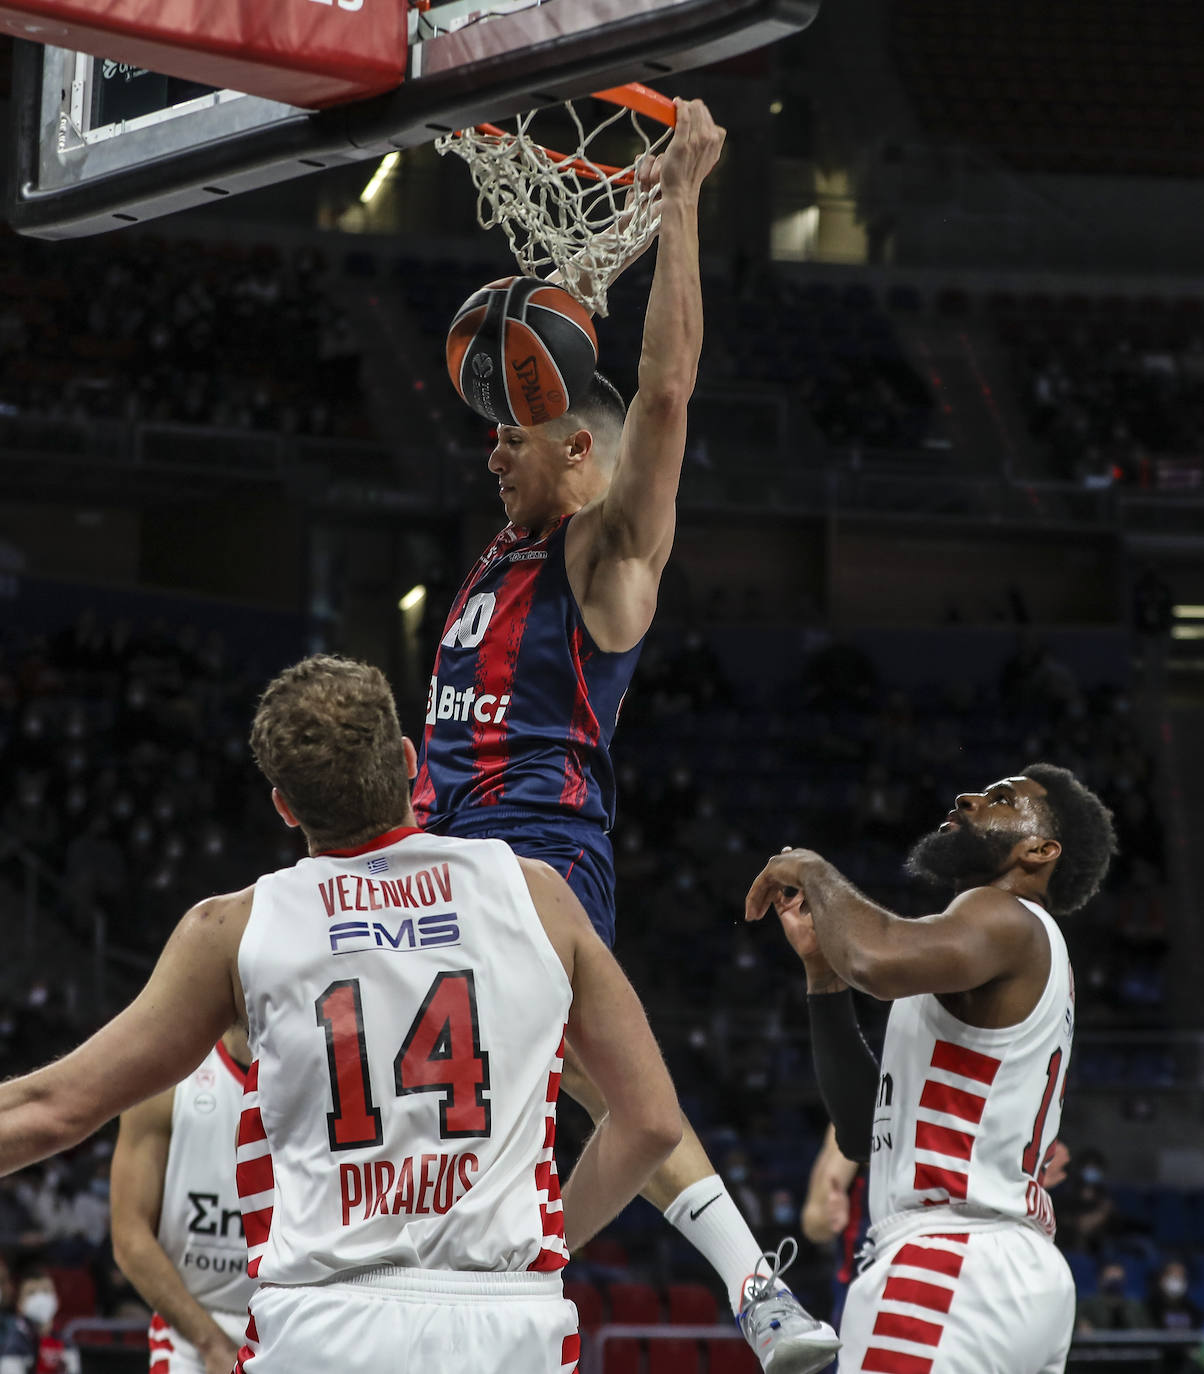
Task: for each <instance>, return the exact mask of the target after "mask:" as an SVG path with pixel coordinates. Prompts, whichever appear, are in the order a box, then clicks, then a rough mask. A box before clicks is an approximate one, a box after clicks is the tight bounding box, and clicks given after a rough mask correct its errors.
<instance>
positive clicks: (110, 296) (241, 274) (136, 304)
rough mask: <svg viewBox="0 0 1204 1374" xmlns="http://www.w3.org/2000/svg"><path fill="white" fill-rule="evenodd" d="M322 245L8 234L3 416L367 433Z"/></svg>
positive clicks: (1, 262) (355, 350)
mask: <svg viewBox="0 0 1204 1374" xmlns="http://www.w3.org/2000/svg"><path fill="white" fill-rule="evenodd" d="M325 275H326V266H325V263H324V261H323V259H322V257H321V256H320V255H319V254H318V253H316V252H314V251H313V250H311V249H301V250H298V251H297V252H294V253H291V254H290V253H288V252H286V251H284V250H281V249H277V248H274V247H268V246H257V247H251V248H247V247H243V246H240V245H214V244H209V243H203V244H202V243H194V242H184V241H173V240H160V239H153V238H140V237H134V236H128V235H127V236H111V237H105V238H102V239H100V240H81V241H78V242H68V243H54V244H45V243H41V242H38V241H36V240H33V239H23V238H19V237H18V236H17V235H15V234H13V233H11V232H5V231H3V230H0V413H7V414H14V413H17V414H32V415H41V416H51V417H57V418H64V419H73V420H78V419H110V420H129V421H136V420H143V421H154V422H164V423H175V424H195V425H206V426H212V427H216V428H231V429H244V430H264V431H272V432H275V433H284V434H294V433H295V434H312V435H320V436H326V435H336V436H340V437H371V436H370V431H368V430H367V429H366V423H367V422H366V420H365V416H364V407H363V405H362V402H361V399H360V392H359V378H358V374H359V355H360V351H361V350H360V345H359V343H358V341H357V339H356V338H355V335H354V331H353V330H352V328H351V325H350V322H349V321H348V318H347V316H346V314H345V313H344V312H343V311H342V310H341V309H340V308H339V306H338V305H337V304H336V303H335V301H334V300H333V299H332V298H331V296H330V295H328V294H327V293H326V292H325V291H324V290H323V287H322V283H323V279H324V276H325Z"/></svg>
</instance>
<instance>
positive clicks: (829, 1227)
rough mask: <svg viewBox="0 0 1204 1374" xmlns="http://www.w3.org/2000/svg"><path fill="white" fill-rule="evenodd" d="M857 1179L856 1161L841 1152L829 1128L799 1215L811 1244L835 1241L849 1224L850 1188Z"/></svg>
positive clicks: (834, 1135) (812, 1170) (813, 1168)
mask: <svg viewBox="0 0 1204 1374" xmlns="http://www.w3.org/2000/svg"><path fill="white" fill-rule="evenodd" d="M856 1177H857V1164H856V1161H855V1160H852V1159H846V1158H845V1156H844V1155H843V1154H842V1153H841V1151H840V1146H839V1145H838V1144H837V1143H836V1131H835V1130H834V1129H833V1127H832V1126H831V1125H829V1127H828V1129H827V1130H826V1131H825V1132H824V1143H823V1144H822V1145H821V1146H820V1147H819V1153H818V1154H817V1155H816V1156H815V1162H814V1163H813V1164H812V1165H811V1176H810V1178H809V1179H808V1181H807V1197H806V1200H805V1201H804V1203H803V1210H802V1213H801V1216H800V1221H801V1222H802V1228H803V1235H805V1236H806V1237H807V1239H808V1240H809V1241H810V1242H811V1243H812V1245H826V1244H827V1243H828V1242H829V1241H832V1240H835V1239H836V1237H837V1236H838V1235H840V1233H841V1232H842V1231H843V1230H844V1228H845V1227H846V1226H847V1225H848V1224H849V1189H850V1188H851V1187H852V1186H853V1180H854V1179H855V1178H856Z"/></svg>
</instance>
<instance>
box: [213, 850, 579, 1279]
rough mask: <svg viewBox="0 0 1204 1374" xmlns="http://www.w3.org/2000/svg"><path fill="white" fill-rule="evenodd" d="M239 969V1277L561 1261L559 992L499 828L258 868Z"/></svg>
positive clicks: (565, 985)
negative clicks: (246, 1042) (479, 836)
mask: <svg viewBox="0 0 1204 1374" xmlns="http://www.w3.org/2000/svg"><path fill="white" fill-rule="evenodd" d="M238 967H239V974H240V976H241V979H242V985H243V990H244V993H245V996H246V1005H247V1021H248V1028H249V1037H250V1042H251V1048H252V1052H253V1054H254V1056H255V1058H254V1062H253V1063H252V1065H251V1069H250V1072H249V1073H248V1075H247V1087H246V1095H245V1097H244V1099H243V1112H242V1118H241V1121H240V1123H239V1128H238V1169H237V1175H238V1192H239V1196H240V1198H241V1200H242V1207H243V1221H244V1224H245V1227H246V1236H247V1247H248V1250H247V1252H248V1257H249V1264H248V1272H249V1273H250V1274H251V1275H252V1276H253V1277H256V1278H258V1279H259V1280H260V1281H261V1282H271V1283H316V1282H320V1281H321V1280H323V1279H329V1278H331V1277H333V1276H335V1275H339V1274H344V1273H346V1272H347V1271H349V1270H353V1269H362V1268H365V1267H369V1266H380V1265H398V1266H403V1267H414V1268H422V1269H454V1270H537V1271H552V1270H558V1269H560V1268H562V1267H563V1266H564V1265H565V1264H566V1263H567V1262H568V1251H567V1250H566V1249H565V1244H564V1228H563V1213H562V1210H561V1205H560V1186H559V1183H558V1181H557V1177H556V1164H555V1160H554V1158H553V1153H552V1147H553V1142H554V1139H555V1129H556V1096H557V1091H558V1089H559V1085H560V1069H561V1064H562V1056H563V1045H564V1038H563V1037H564V1027H565V1023H566V1021H567V1019H568V1012H569V1004H570V1001H571V988H570V986H569V981H568V978H567V977H566V976H565V972H564V967H563V965H562V964H561V963H560V960H559V959H558V958H557V956H556V953H555V951H554V950H553V948H552V945H551V943H550V941H549V940H548V938H547V935H546V934H545V933H544V929H543V926H542V924H541V923H540V919H539V915H538V913H537V912H536V910H535V906H534V904H533V903H532V901H531V897H530V894H529V892H528V890H527V886H526V882H525V880H524V878H523V875H522V870H521V868H520V867H519V863H518V860H517V859H516V858H515V856H514V854H513V853H512V852H511V850H510V849H509V847H508V846H507V845H505V844H503V843H502V842H501V841H499V840H463V839H451V838H447V837H443V836H438V835H429V834H424V833H422V832H421V831H418V830H413V829H405V828H403V829H399V830H394V831H390V832H389V833H388V834H386V835H383V836H381V837H380V838H379V839H378V840H376V841H374V842H373V843H371V844H368V845H365V846H363V847H361V848H359V849H355V850H347V851H340V852H337V853H328V854H323V855H321V856H319V857H316V858H309V859H302V860H301V861H300V863H298V864H296V865H295V866H294V867H292V868H287V869H283V870H281V871H280V872H278V873H273V874H269V875H268V876H266V877H263V878H260V879H259V881H258V882H257V883H256V885H255V896H254V900H253V903H252V907H251V915H250V917H249V919H248V922H247V927H246V931H245V933H244V935H243V938H242V943H241V946H240V949H239V955H238Z"/></svg>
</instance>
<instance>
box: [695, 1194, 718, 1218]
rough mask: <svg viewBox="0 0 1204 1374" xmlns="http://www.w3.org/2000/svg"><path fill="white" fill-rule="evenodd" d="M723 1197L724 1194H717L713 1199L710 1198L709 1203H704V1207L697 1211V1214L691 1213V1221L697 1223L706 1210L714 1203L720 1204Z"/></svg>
mask: <svg viewBox="0 0 1204 1374" xmlns="http://www.w3.org/2000/svg"><path fill="white" fill-rule="evenodd" d="M722 1196H723V1194H722V1193H716V1194H715V1196H714V1197H713V1198H710V1199H709V1200H708V1201H707V1202H704V1203H703V1204H702V1206H701V1207H699V1208H698V1210H697V1211H696V1212H691V1213H690V1220H691V1221H697V1220H698V1218H699V1217H700V1216H702V1214H703V1212H705V1211H706V1209H707V1208H708V1207H709V1206H710V1205H711V1203H712V1202H718V1201H719V1199H720V1198H721V1197H722Z"/></svg>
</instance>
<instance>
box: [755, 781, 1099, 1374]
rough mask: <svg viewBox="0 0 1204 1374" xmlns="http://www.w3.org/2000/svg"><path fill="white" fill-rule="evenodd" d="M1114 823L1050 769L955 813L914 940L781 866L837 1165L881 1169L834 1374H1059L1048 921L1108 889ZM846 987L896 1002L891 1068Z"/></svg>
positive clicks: (826, 875) (1056, 962)
mask: <svg viewBox="0 0 1204 1374" xmlns="http://www.w3.org/2000/svg"><path fill="white" fill-rule="evenodd" d="M1114 852H1115V836H1114V833H1113V829H1112V818H1111V815H1110V813H1109V812H1108V810H1107V808H1106V807H1105V806H1104V805H1103V803H1102V802H1101V801H1100V800H1099V798H1098V797H1096V796H1095V795H1094V793H1092V792H1090V791H1088V789H1087V788H1086V787H1084V786H1083V785H1082V783H1080V782H1079V781H1078V780H1077V779H1076V778H1075V777H1074V775H1073V774H1071V773H1069V772H1068V771H1067V770H1066V769H1064V768H1058V767H1055V766H1054V765H1052V764H1048V763H1039V764H1033V765H1031V766H1030V767H1028V768H1026V769H1025V770H1024V771H1023V772H1022V773H1020V774H1018V775H1017V776H1016V777H1011V778H1004V779H1002V780H1001V781H999V782H996V783H992V784H991V786H990V787H988V788H986V789H985V790H984V791H982V792H968V793H964V794H963V795H962V796H959V797H958V798H957V802H956V805H955V807H954V809H953V810H952V811H951V812H950V813H949V815H948V817H947V819H946V820H945V822H944V824H943V825H942V826H941V827H940V829H939V830H937V831H935V832H934V833H932V834H930V835H928V836H926V837H925V838H924V839H922V840H921V841H920V842H919V843H918V844H917V845H916V847H915V848H914V849H913V850H912V853H911V855H910V858H909V859H908V869H909V871H910V872H911V873H913V874H914V875H916V876H918V877H921V878H925V879H929V880H932V881H935V882H939V883H942V884H944V885H946V886H948V887H951V888H953V889H954V891H955V892H956V894H957V895H956V896H955V897H954V899H953V901H952V902H950V904H949V905H948V906H947V907H946V908H945V910H944V911H942V912H940V913H938V914H937V915H933V916H926V917H923V918H921V919H919V920H902V919H900V918H899V917H898V916H895V915H893V914H892V913H891V912H889V911H886V910H884V909H883V908H882V907H880V906H877V905H876V904H875V903H873V902H871V901H870V900H869V899H868V898H866V897H864V896H863V895H862V894H861V893H860V892H858V891H857V889H856V888H855V887H854V886H853V885H852V884H851V883H850V882H849V881H848V880H847V879H846V878H843V877H842V876H841V875H840V874H839V873H838V872H837V871H836V870H835V869H834V868H833V867H832V865H831V864H829V863H827V862H825V860H823V859H821V858H820V857H819V855H818V854H813V853H811V852H810V851H809V850H805V849H795V850H791V851H789V852H787V853H784V854H781V855H779V856H778V857H777V858H774V859H771V860H770V862H769V864H768V865H767V866H766V868H765V869H764V870H763V872H762V873H761V874H760V875H759V877H758V878H757V880H756V882H755V883H754V884H753V886H752V889H751V890H750V892H749V894H748V905H747V909H746V916H747V918H748V919H749V920H759V919H760V918H761V917H762V916H763V915H764V914H765V912H766V911H767V910H768V908H769V905H770V903H774V904H775V905H776V906H777V909H778V914H779V916H780V918H781V921H782V925H783V928H784V929H785V932H786V936H787V938H788V939H789V941H790V943H791V945H792V946H793V947H794V949H795V951H796V952H797V953H798V955H799V956H800V958H801V959H802V961H803V964H804V966H805V968H806V970H807V994H808V995H807V1006H808V1009H809V1013H810V1020H811V1044H812V1054H813V1056H814V1059H815V1067H816V1075H817V1078H818V1080H819V1085H820V1091H821V1092H822V1093H823V1097H824V1101H825V1103H826V1104H827V1107H828V1111H829V1113H830V1114H831V1117H832V1121H833V1123H834V1124H835V1127H836V1137H837V1140H838V1142H839V1144H840V1148H841V1150H842V1152H843V1153H844V1154H845V1155H847V1156H848V1157H849V1158H850V1159H854V1160H860V1161H866V1160H868V1161H869V1164H870V1219H871V1221H872V1222H873V1225H872V1226H871V1227H870V1232H869V1249H868V1253H869V1256H870V1262H869V1263H868V1265H865V1266H864V1267H863V1268H862V1271H861V1273H860V1275H859V1276H858V1278H857V1279H856V1280H855V1281H854V1283H853V1285H852V1287H851V1288H850V1289H849V1295H848V1300H847V1303H846V1306H845V1310H844V1318H843V1320H842V1322H841V1328H840V1335H841V1340H842V1341H843V1342H844V1346H843V1349H842V1352H841V1357H840V1370H841V1374H855V1371H856V1372H857V1374H859V1372H860V1371H862V1370H871V1371H894V1372H895V1374H899V1372H900V1371H907V1372H908V1374H1058V1371H1060V1370H1062V1369H1063V1368H1064V1366H1065V1363H1066V1355H1067V1351H1068V1350H1069V1348H1070V1338H1071V1334H1072V1329H1073V1325H1074V1282H1073V1280H1072V1278H1071V1275H1070V1270H1069V1268H1068V1266H1067V1264H1066V1261H1065V1260H1064V1259H1063V1258H1062V1256H1061V1254H1060V1252H1059V1251H1058V1250H1056V1249H1055V1248H1054V1244H1053V1236H1054V1212H1053V1206H1052V1204H1051V1202H1050V1199H1049V1194H1048V1192H1047V1191H1046V1184H1047V1183H1052V1182H1053V1181H1054V1180H1053V1176H1052V1170H1051V1168H1050V1166H1051V1164H1052V1163H1053V1162H1054V1160H1055V1156H1056V1151H1057V1141H1056V1136H1057V1133H1058V1123H1059V1121H1060V1120H1061V1115H1062V1096H1063V1094H1064V1092H1065V1090H1066V1074H1067V1070H1068V1067H1069V1064H1070V1051H1071V1045H1072V1041H1073V1038H1074V977H1073V974H1072V972H1071V968H1070V961H1069V959H1068V957H1067V953H1066V944H1065V941H1064V940H1063V938H1062V933H1061V931H1060V930H1059V929H1058V925H1057V922H1056V921H1055V920H1054V917H1055V916H1065V915H1069V914H1070V913H1072V912H1074V911H1077V910H1078V909H1079V908H1080V907H1081V906H1082V905H1083V904H1084V903H1085V902H1086V901H1087V900H1088V899H1089V898H1090V897H1092V896H1093V895H1094V893H1095V892H1096V891H1098V889H1099V886H1100V883H1101V882H1102V881H1103V877H1104V874H1105V872H1106V871H1107V868H1108V863H1109V860H1110V859H1111V856H1112V854H1113V853H1114ZM850 988H857V989H859V990H860V991H862V992H866V993H869V994H870V995H871V996H873V997H879V998H882V999H884V1000H893V1002H894V1005H893V1006H892V1007H891V1011H890V1018H889V1020H888V1022H887V1029H886V1042H885V1045H884V1047H883V1053H882V1063H881V1065H879V1064H878V1063H877V1061H876V1060H875V1059H874V1057H873V1055H872V1054H871V1052H870V1050H869V1048H868V1047H867V1046H866V1044H865V1041H864V1040H863V1039H862V1037H861V1033H860V1030H859V1028H858V1025H857V1018H856V1013H855V1011H854V1008H853V1003H852V998H851V996H850V993H849V989H850Z"/></svg>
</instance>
